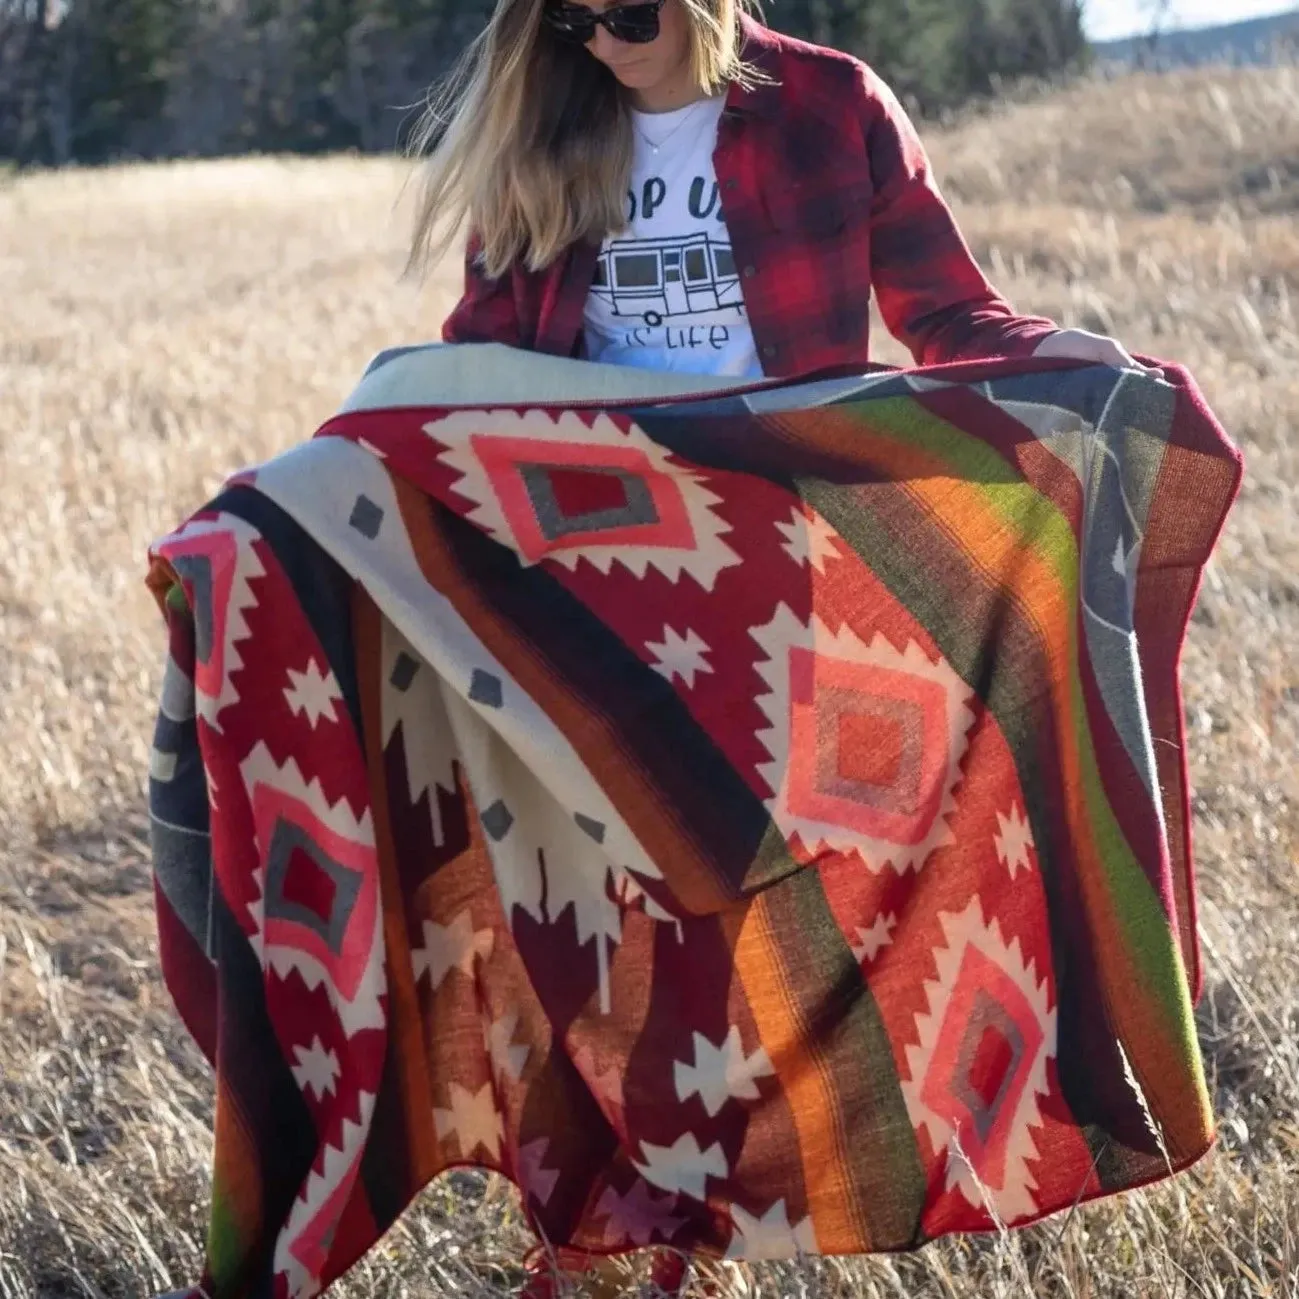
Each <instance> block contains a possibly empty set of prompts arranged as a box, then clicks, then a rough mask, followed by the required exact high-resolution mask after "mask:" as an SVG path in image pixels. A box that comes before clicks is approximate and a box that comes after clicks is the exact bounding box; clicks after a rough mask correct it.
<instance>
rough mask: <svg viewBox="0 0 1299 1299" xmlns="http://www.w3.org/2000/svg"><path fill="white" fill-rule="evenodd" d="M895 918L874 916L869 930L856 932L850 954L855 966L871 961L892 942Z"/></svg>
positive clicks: (896, 919)
mask: <svg viewBox="0 0 1299 1299" xmlns="http://www.w3.org/2000/svg"><path fill="white" fill-rule="evenodd" d="M897 924H898V918H897V916H876V917H875V920H874V923H872V925H871V927H870V928H869V929H858V930H857V941H856V942H855V943H854V944H853V948H852V954H853V956H855V957H856V958H857V964H858V965H860V964H861V963H862V962H863V961H873V960H874V959H875V958H876V957H877V956H878V955H879V954H880V952H882V951H883V950H884V948H886V947H887V946H888V945H889V944H890V943H891V942H892V941H893V931H894V929H896V928H897Z"/></svg>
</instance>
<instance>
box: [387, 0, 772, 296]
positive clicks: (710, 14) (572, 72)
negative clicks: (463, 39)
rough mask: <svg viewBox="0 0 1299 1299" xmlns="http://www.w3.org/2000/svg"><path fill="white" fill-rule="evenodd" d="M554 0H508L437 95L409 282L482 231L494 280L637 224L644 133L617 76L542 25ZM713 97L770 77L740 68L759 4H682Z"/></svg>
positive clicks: (415, 142) (694, 65)
mask: <svg viewBox="0 0 1299 1299" xmlns="http://www.w3.org/2000/svg"><path fill="white" fill-rule="evenodd" d="M546 3H547V0H497V4H496V9H495V12H494V13H493V14H492V17H491V19H490V21H489V22H488V24H487V27H486V29H485V30H484V31H483V32H482V34H481V35H480V36H479V37H478V38H477V39H476V40H475V41H474V42H473V44H472V45H470V47H469V48H468V50H467V51H466V52H465V54H464V55H463V56H462V58H461V59H460V61H459V63H458V64H457V66H456V67H455V68H454V69H453V71H452V73H451V75H450V76H449V77H448V78H447V80H446V81H445V82H444V83H443V85H442V86H441V87H440V88H437V89H435V90H434V91H433V92H432V93H431V94H430V97H429V101H428V105H427V107H426V109H425V111H424V113H423V115H422V117H421V118H420V121H419V123H418V125H417V126H416V128H415V131H414V134H413V136H412V139H411V144H410V152H411V153H413V154H420V155H423V154H427V157H426V158H425V161H424V164H423V169H424V183H423V187H422V193H421V195H420V200H419V207H418V211H417V215H416V221H415V232H414V237H413V239H412V243H411V251H410V257H409V260H408V262H407V267H406V269H407V272H411V271H418V272H423V271H424V270H426V269H427V268H428V267H429V266H431V265H434V264H435V263H437V262H438V261H440V260H441V259H442V257H444V256H445V255H446V254H447V253H448V252H449V251H450V249H451V248H452V247H453V246H454V245H455V243H456V242H457V240H458V238H459V236H460V234H461V231H462V229H463V227H464V225H465V223H466V222H468V225H469V228H470V231H471V232H472V234H473V236H474V238H475V240H476V242H477V243H478V246H479V249H480V254H479V255H480V259H481V262H482V265H483V268H484V270H485V271H486V273H487V274H488V275H489V276H490V277H492V278H496V277H497V276H500V275H503V274H504V273H505V272H506V271H507V270H508V269H509V268H510V266H512V265H513V264H514V263H515V262H516V261H518V260H520V259H523V260H524V262H525V264H526V265H527V267H528V269H529V270H533V271H537V270H541V269H543V268H545V267H546V266H549V265H550V264H551V263H552V262H553V261H554V260H555V259H556V258H557V257H558V256H559V255H560V254H561V253H562V252H563V251H564V250H565V249H566V248H567V247H569V246H570V245H571V244H573V243H576V242H577V241H578V240H581V239H592V240H598V239H602V238H604V236H605V235H606V234H608V233H610V232H615V231H619V230H622V229H623V228H625V225H626V221H627V188H628V184H629V181H630V178H631V164H632V128H631V118H630V115H629V112H628V106H627V102H626V99H625V97H624V95H623V93H622V91H621V88H620V87H619V85H618V82H617V81H616V79H615V78H614V76H613V74H612V73H611V72H610V71H609V69H608V68H606V67H605V66H604V65H603V64H601V63H599V62H598V61H597V60H596V59H594V58H592V57H591V55H590V54H589V53H588V52H587V51H586V50H585V49H583V48H581V47H580V46H575V45H570V44H565V43H564V42H563V41H562V40H560V39H559V38H557V37H556V36H555V34H554V33H552V32H551V31H550V30H549V29H548V28H546V27H545V25H544V23H543V21H542V8H543V6H544V5H545V4H546ZM678 3H680V4H681V5H682V6H683V7H684V9H685V11H686V15H687V17H688V19H689V28H690V57H691V71H692V73H693V75H694V79H695V82H696V84H697V85H698V87H699V89H700V90H701V91H702V92H704V93H705V94H708V95H714V94H719V93H721V91H722V90H723V89H724V88H725V87H726V86H727V85H728V84H729V83H731V82H736V81H738V82H740V83H741V84H745V85H749V84H753V83H754V82H756V81H759V80H763V78H762V77H761V75H760V74H758V73H757V72H756V71H755V70H754V69H752V68H749V67H747V66H746V65H745V64H744V63H743V62H742V60H741V58H740V48H739V47H740V32H739V15H740V13H741V12H742V11H744V12H747V11H750V10H751V9H753V8H754V7H755V4H754V0H678Z"/></svg>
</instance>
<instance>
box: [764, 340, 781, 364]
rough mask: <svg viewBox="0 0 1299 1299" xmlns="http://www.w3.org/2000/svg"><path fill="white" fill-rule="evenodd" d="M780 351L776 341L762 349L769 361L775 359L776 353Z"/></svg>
mask: <svg viewBox="0 0 1299 1299" xmlns="http://www.w3.org/2000/svg"><path fill="white" fill-rule="evenodd" d="M779 351H780V348H778V347H777V346H776V345H775V343H768V344H767V346H766V347H764V348H763V349H762V355H763V356H765V357H766V358H767V360H768V361H771V360H774V359H775V357H776V354H777V353H778V352H779Z"/></svg>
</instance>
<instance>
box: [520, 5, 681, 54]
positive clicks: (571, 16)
mask: <svg viewBox="0 0 1299 1299" xmlns="http://www.w3.org/2000/svg"><path fill="white" fill-rule="evenodd" d="M666 3H667V0H643V2H642V3H637V4H625V5H618V6H617V7H616V8H613V9H606V10H605V11H604V12H603V13H596V12H595V10H593V9H587V8H586V7H585V6H584V5H566V4H558V5H547V6H546V7H545V9H544V10H543V13H544V14H545V20H546V24H547V26H549V27H550V29H551V30H552V31H553V32H555V34H556V35H558V36H560V37H562V38H563V39H564V40H566V41H571V42H572V43H573V44H575V45H587V44H589V43H590V41H591V40H592V38H593V37H594V36H595V29H596V27H597V26H599V27H603V28H604V29H605V31H607V32H608V33H609V35H610V36H612V37H613V38H614V40H616V41H625V42H626V43H627V44H628V45H648V44H649V43H650V41H653V40H657V39H658V34H659V11H660V10H661V9H662V8H663V6H664V5H665V4H666Z"/></svg>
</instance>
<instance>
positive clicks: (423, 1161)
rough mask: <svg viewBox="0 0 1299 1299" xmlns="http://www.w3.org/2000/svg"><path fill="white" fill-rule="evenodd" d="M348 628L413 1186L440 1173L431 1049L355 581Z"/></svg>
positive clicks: (367, 604) (366, 601)
mask: <svg viewBox="0 0 1299 1299" xmlns="http://www.w3.org/2000/svg"><path fill="white" fill-rule="evenodd" d="M353 591H354V592H355V596H354V599H353V605H352V610H353V613H352V626H353V634H354V636H355V642H356V675H357V684H358V689H359V691H360V695H361V717H362V726H363V732H364V734H363V736H362V739H363V740H364V743H365V750H366V766H367V767H368V769H369V778H370V779H369V784H370V806H371V814H372V819H373V821H374V842H375V854H376V856H377V858H378V862H379V889H380V898H381V902H382V906H383V941H384V951H385V961H384V965H385V971H386V974H387V981H388V1035H389V1038H390V1039H391V1041H390V1043H389V1048H388V1054H389V1059H390V1060H393V1061H394V1062H395V1065H396V1074H397V1080H398V1087H399V1089H400V1092H401V1105H402V1111H403V1116H404V1118H405V1124H404V1130H405V1133H406V1143H407V1148H408V1151H409V1158H410V1163H411V1176H412V1179H413V1182H414V1185H413V1186H411V1187H410V1188H408V1189H409V1190H411V1191H412V1192H413V1191H415V1190H417V1189H418V1188H419V1187H420V1186H422V1185H423V1184H424V1183H425V1182H427V1181H428V1179H429V1178H431V1177H433V1176H434V1175H435V1174H436V1173H437V1172H438V1171H439V1170H440V1166H441V1165H440V1162H439V1157H440V1151H441V1148H440V1145H439V1143H438V1139H437V1133H436V1132H435V1131H434V1126H433V1092H432V1081H431V1079H430V1077H429V1068H428V1048H427V1045H426V1043H425V1040H424V1022H423V1016H422V1014H421V1012H420V1004H419V994H418V993H417V991H416V989H415V967H414V964H413V962H412V961H411V956H410V939H409V937H408V936H407V932H406V906H407V899H406V898H405V897H404V896H403V894H402V887H401V880H400V878H399V877H398V875H397V868H396V859H397V853H396V845H395V844H394V842H393V838H392V822H391V821H390V819H389V813H388V788H387V782H386V781H385V779H384V763H383V748H382V744H381V742H380V738H379V737H380V736H381V735H382V733H383V727H382V724H381V720H380V719H381V713H380V699H381V681H382V676H381V673H380V641H381V634H382V617H383V615H382V614H380V612H379V610H378V608H377V607H376V606H375V604H374V601H373V600H372V599H371V598H370V596H369V595H368V594H367V592H366V591H365V590H364V589H363V588H362V587H361V586H360V585H359V584H358V585H354V587H353Z"/></svg>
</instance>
